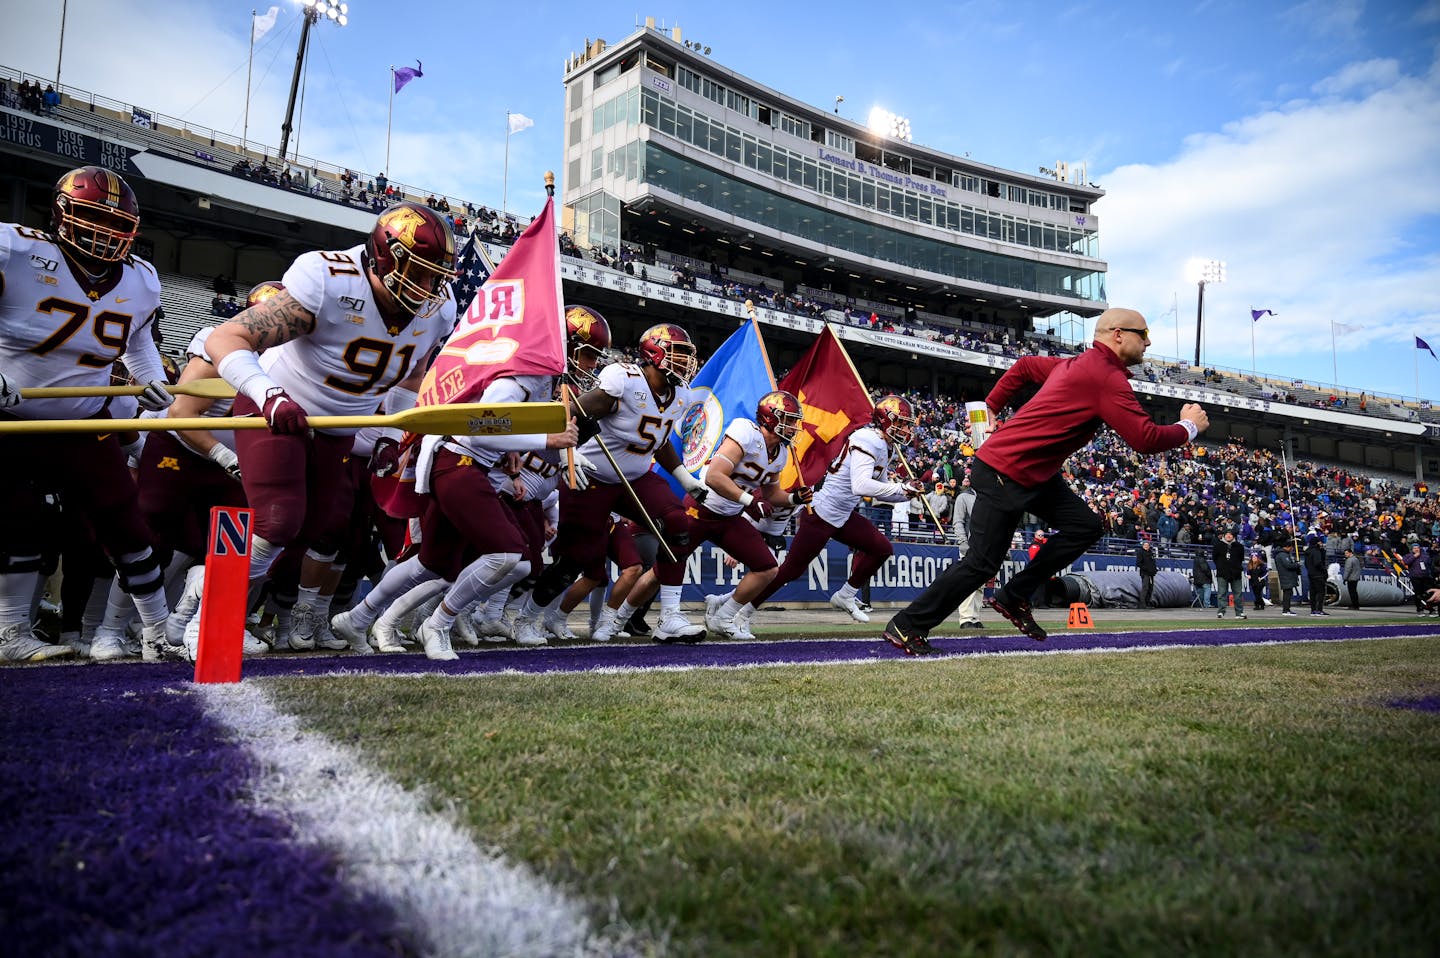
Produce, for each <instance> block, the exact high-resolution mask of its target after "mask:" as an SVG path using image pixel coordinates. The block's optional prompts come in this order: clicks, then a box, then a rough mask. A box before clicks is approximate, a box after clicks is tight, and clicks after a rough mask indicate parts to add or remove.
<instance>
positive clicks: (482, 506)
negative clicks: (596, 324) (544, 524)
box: [331, 375, 579, 661]
mask: <svg viewBox="0 0 1440 958" xmlns="http://www.w3.org/2000/svg"><path fill="white" fill-rule="evenodd" d="M554 391H555V378H554V377H553V376H543V375H541V376H534V375H527V376H503V377H500V378H498V379H496V380H494V381H493V382H491V383H490V384H489V385H488V386H486V387H485V392H484V393H483V395H482V396H481V397H480V399H479V400H478V401H479V402H483V403H508V402H530V401H536V402H539V401H542V400H543V401H548V400H549V399H550V397H551V396H553V395H554ZM578 436H579V433H578V430H577V428H576V426H575V422H574V420H573V419H572V420H570V422H569V423H568V424H567V426H566V428H565V430H564V431H563V432H558V433H551V434H549V435H543V434H527V433H517V434H513V435H499V436H426V437H424V438H423V439H422V440H421V441H420V447H419V448H420V454H419V457H418V462H417V464H416V468H415V479H416V481H415V491H416V492H417V493H420V494H422V495H424V494H427V493H428V494H429V500H428V501H427V502H426V504H425V512H424V514H423V515H422V516H421V518H420V549H419V551H418V552H417V553H416V554H415V555H413V556H411V557H410V558H408V559H406V560H405V561H403V562H400V563H397V564H396V565H394V566H391V567H390V569H389V570H388V571H386V573H385V575H384V576H383V577H382V578H381V579H380V581H379V582H378V583H377V584H376V586H375V588H374V589H372V590H371V591H370V592H369V593H368V594H367V595H366V596H365V598H364V599H363V600H362V601H361V602H360V603H359V604H358V605H356V606H355V607H354V608H352V609H350V610H349V611H347V612H342V613H340V614H339V615H337V616H335V617H334V618H333V619H332V620H331V628H332V629H333V630H334V632H335V634H336V635H337V636H339V637H341V638H344V639H345V640H347V641H348V642H350V643H352V645H353V644H356V643H358V642H359V641H360V639H361V637H363V636H364V635H365V633H366V632H367V631H368V630H369V628H370V626H371V625H372V624H373V623H374V621H375V619H376V618H377V617H379V615H380V614H381V613H382V612H384V611H385V609H386V607H387V606H389V605H390V604H391V603H392V602H395V601H396V600H399V599H401V597H405V602H406V604H407V605H412V606H413V605H419V604H420V603H421V602H423V600H424V598H425V597H426V595H425V591H431V590H433V591H432V594H433V592H440V591H443V592H444V593H445V597H444V599H443V600H442V601H441V602H440V603H439V605H437V606H436V607H435V609H434V611H432V612H431V613H430V614H429V616H428V617H426V619H425V620H424V621H423V622H421V623H420V628H419V631H418V636H419V638H420V640H421V642H422V643H423V645H424V647H425V656H426V658H430V659H435V660H438V661H447V660H452V659H455V658H458V656H457V655H456V654H455V651H454V649H453V648H452V647H451V644H450V630H451V628H452V626H454V624H455V620H456V618H457V617H458V616H459V615H460V613H462V612H464V611H466V610H467V609H469V608H470V607H471V606H473V605H475V604H476V603H478V602H480V601H481V600H483V599H488V598H489V597H490V596H491V595H493V594H494V593H496V592H499V591H501V590H508V589H509V588H510V586H511V585H513V584H514V583H515V582H517V581H519V580H520V579H522V578H524V577H525V575H526V574H527V573H529V571H530V563H529V561H527V560H526V558H525V554H526V551H527V547H526V539H525V534H524V532H523V530H522V529H521V527H520V525H519V524H518V523H517V522H516V519H515V517H514V514H513V513H512V512H511V511H510V509H509V508H507V507H506V506H505V504H504V503H502V502H501V501H500V496H499V494H498V492H497V490H496V488H495V486H494V485H493V484H492V482H491V480H490V475H489V473H490V470H491V468H492V467H493V466H495V464H496V463H497V462H499V460H500V459H501V458H502V457H504V456H505V455H506V454H507V453H509V452H521V453H528V452H536V451H539V450H551V449H567V448H573V447H574V446H575V444H576V442H577V439H578ZM427 584H429V585H430V586H431V590H425V591H422V590H420V587H421V586H425V585H427ZM542 642H543V639H542ZM533 644H541V643H539V642H537V643H533ZM394 650H395V649H394V647H392V646H389V645H388V644H387V643H384V642H382V643H381V645H380V651H382V652H386V651H394Z"/></svg>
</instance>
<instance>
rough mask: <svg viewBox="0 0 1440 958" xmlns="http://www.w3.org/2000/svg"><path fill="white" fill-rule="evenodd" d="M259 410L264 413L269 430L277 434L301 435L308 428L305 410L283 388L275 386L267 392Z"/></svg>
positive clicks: (308, 421) (308, 422)
mask: <svg viewBox="0 0 1440 958" xmlns="http://www.w3.org/2000/svg"><path fill="white" fill-rule="evenodd" d="M260 411H261V412H262V413H264V414H265V421H266V422H267V423H269V424H270V431H271V432H273V433H274V434H275V435H277V436H301V435H304V434H305V433H306V432H307V431H309V429H310V420H309V419H307V418H306V416H305V410H303V409H301V408H300V404H299V403H297V402H296V401H295V400H293V399H291V398H290V394H289V393H287V392H286V391H285V390H284V389H281V388H278V387H277V388H275V389H272V390H270V391H269V392H267V393H266V394H265V405H264V407H263V408H262V409H261V410H260Z"/></svg>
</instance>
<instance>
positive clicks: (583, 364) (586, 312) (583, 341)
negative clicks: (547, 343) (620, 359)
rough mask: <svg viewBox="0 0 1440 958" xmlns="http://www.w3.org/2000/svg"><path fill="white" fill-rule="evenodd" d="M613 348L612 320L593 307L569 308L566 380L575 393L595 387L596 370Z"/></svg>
mask: <svg viewBox="0 0 1440 958" xmlns="http://www.w3.org/2000/svg"><path fill="white" fill-rule="evenodd" d="M609 348H610V323H609V322H608V321H607V320H606V319H605V317H604V316H601V315H600V314H599V313H597V312H596V311H595V310H593V309H591V308H590V307H589V306H568V307H566V309H565V383H566V384H567V385H568V386H569V387H570V388H571V389H573V390H575V392H577V393H583V392H586V391H587V390H590V389H594V388H595V386H596V383H597V382H598V376H597V374H596V372H595V369H596V367H598V366H599V365H600V361H601V360H602V359H604V358H605V350H607V349H609Z"/></svg>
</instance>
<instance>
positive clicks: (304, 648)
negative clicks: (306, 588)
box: [277, 602, 320, 652]
mask: <svg viewBox="0 0 1440 958" xmlns="http://www.w3.org/2000/svg"><path fill="white" fill-rule="evenodd" d="M319 628H320V617H319V616H318V615H316V614H315V610H314V609H313V608H311V606H310V603H308V602H296V603H295V605H294V606H292V607H291V609H290V630H289V632H288V635H289V640H288V643H287V644H288V645H289V647H290V648H292V649H294V650H295V651H296V652H309V651H310V650H311V649H313V648H315V632H316V630H317V629H319ZM277 634H287V633H283V632H280V631H279V630H278V629H277Z"/></svg>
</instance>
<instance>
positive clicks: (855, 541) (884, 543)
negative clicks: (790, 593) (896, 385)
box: [750, 396, 925, 622]
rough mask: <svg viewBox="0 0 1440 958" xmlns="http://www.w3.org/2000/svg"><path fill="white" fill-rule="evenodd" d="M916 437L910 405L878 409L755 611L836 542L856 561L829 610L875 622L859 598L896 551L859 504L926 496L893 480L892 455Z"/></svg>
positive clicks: (804, 520) (889, 400) (899, 401)
mask: <svg viewBox="0 0 1440 958" xmlns="http://www.w3.org/2000/svg"><path fill="white" fill-rule="evenodd" d="M914 431H915V410H914V409H913V408H912V407H911V405H910V402H909V400H907V399H904V398H903V397H900V396H885V397H884V398H882V399H881V400H880V401H879V402H877V403H876V404H875V411H874V413H873V414H872V416H871V424H870V425H869V426H864V427H862V428H860V429H857V430H855V431H854V432H853V433H851V434H850V439H849V441H848V442H847V443H846V447H845V451H844V452H842V453H841V454H840V455H839V456H837V457H836V459H835V461H834V462H833V463H832V464H831V465H830V470H829V473H830V474H829V475H828V476H827V477H826V479H825V484H824V485H822V486H821V487H820V491H819V492H817V493H815V499H814V501H813V502H812V503H811V504H810V508H809V509H808V510H807V511H805V512H803V513H801V515H800V522H799V527H798V529H797V530H796V532H795V539H794V541H792V542H791V543H790V552H789V554H788V555H786V556H785V561H784V562H782V563H781V564H780V570H779V571H778V572H777V573H776V574H775V578H773V579H771V580H770V583H769V584H768V585H766V586H765V588H764V589H762V590H761V591H760V595H759V596H758V597H756V599H755V601H754V602H752V603H750V604H751V606H752V607H753V608H756V609H758V608H759V607H760V605H761V604H762V603H764V602H766V601H768V600H769V598H770V597H771V596H772V595H774V594H775V593H776V592H777V591H779V589H780V587H781V586H783V585H785V584H786V583H787V582H793V581H794V580H795V579H798V578H800V576H802V575H804V574H805V570H806V569H807V568H808V567H809V565H810V561H811V560H812V559H814V558H815V557H816V556H818V555H819V554H820V550H822V549H824V548H825V543H827V542H829V541H830V540H831V539H834V540H835V541H836V542H842V543H844V544H845V545H847V546H849V547H850V548H851V549H852V550H853V552H854V561H853V562H852V563H851V566H850V578H849V579H848V580H847V581H846V583H845V584H844V585H843V586H841V587H840V590H839V591H838V592H836V593H835V594H834V595H832V596H831V597H830V604H831V605H833V606H834V607H835V608H837V609H841V610H843V611H845V612H847V613H849V615H850V618H852V619H854V620H855V621H856V622H869V621H870V617H869V616H868V615H866V614H865V613H864V612H862V611H861V610H860V600H859V597H858V593H859V591H860V588H861V586H863V585H865V583H867V582H869V581H870V577H871V576H873V575H874V574H875V572H876V571H877V570H878V569H879V568H880V567H881V566H882V565H884V564H885V560H886V559H888V558H890V556H891V555H892V554H893V553H894V551H895V548H894V546H892V545H891V544H890V540H889V539H887V538H885V535H884V533H882V532H881V531H880V530H879V529H877V528H876V527H875V523H873V522H871V521H870V520H869V519H867V518H865V517H864V516H862V515H861V514H860V512H859V507H860V500H861V499H866V498H869V499H876V500H879V501H880V502H899V501H900V500H902V499H913V498H915V497H916V496H920V495H924V493H925V487H924V484H923V483H921V482H919V481H918V480H911V481H909V482H896V481H893V480H891V479H889V478H888V477H889V475H890V471H891V470H890V455H891V452H892V451H893V450H894V449H895V448H896V447H904V446H906V445H907V444H909V442H910V439H911V437H912V436H913V435H914ZM750 614H753V612H752V613H750Z"/></svg>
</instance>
